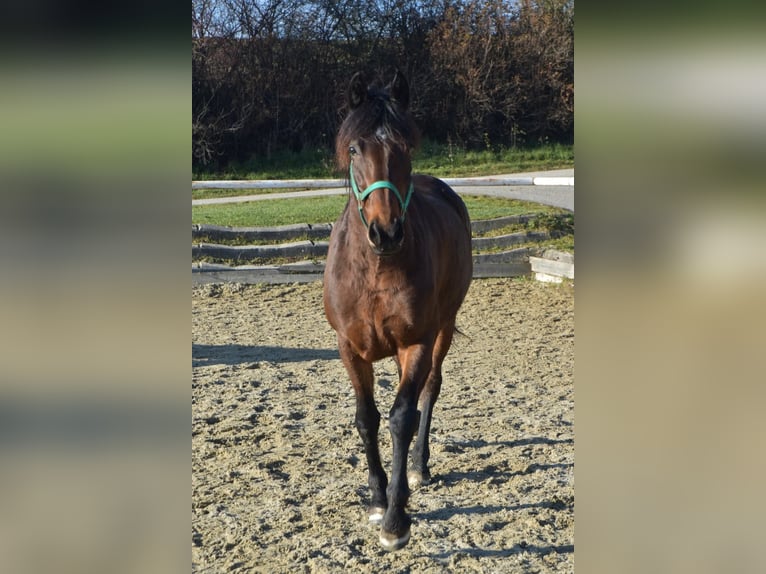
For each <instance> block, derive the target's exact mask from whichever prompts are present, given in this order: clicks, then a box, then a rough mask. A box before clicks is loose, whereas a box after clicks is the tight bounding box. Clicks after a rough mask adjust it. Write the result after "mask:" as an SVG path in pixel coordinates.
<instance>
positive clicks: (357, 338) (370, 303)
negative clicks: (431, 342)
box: [346, 294, 418, 361]
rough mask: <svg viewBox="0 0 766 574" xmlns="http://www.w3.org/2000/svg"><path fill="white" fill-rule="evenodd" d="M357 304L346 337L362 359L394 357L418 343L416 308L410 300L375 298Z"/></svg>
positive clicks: (359, 301)
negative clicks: (403, 347)
mask: <svg viewBox="0 0 766 574" xmlns="http://www.w3.org/2000/svg"><path fill="white" fill-rule="evenodd" d="M365 299H366V298H361V299H359V300H358V301H357V305H356V307H357V308H356V312H355V313H354V317H355V318H354V320H352V321H351V322H350V324H349V325H348V326H347V329H346V337H347V339H348V340H349V341H350V342H351V343H352V345H353V346H354V347H356V350H357V352H358V353H359V355H360V356H362V357H363V358H365V359H366V360H368V361H376V360H378V359H382V358H384V357H389V356H391V355H394V354H395V353H396V351H397V348H399V347H400V346H406V345H408V344H411V343H414V342H416V341H417V340H418V333H417V329H416V325H417V324H418V323H417V320H416V319H417V318H416V309H415V308H414V305H412V304H408V301H407V300H406V299H401V300H399V299H397V298H395V297H392V296H391V295H390V294H389V295H388V296H386V297H377V296H372V297H370V298H369V299H367V300H366V301H365Z"/></svg>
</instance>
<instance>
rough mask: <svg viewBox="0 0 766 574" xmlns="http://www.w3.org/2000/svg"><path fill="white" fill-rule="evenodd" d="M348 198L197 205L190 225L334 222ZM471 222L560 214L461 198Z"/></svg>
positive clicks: (492, 200) (530, 206) (553, 210)
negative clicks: (515, 216)
mask: <svg viewBox="0 0 766 574" xmlns="http://www.w3.org/2000/svg"><path fill="white" fill-rule="evenodd" d="M346 201H347V196H345V195H332V196H325V197H307V198H305V199H304V198H300V199H281V200H279V199H276V200H265V201H251V202H247V203H229V204H222V205H200V206H193V207H192V223H207V224H212V225H227V226H230V227H271V226H275V225H289V224H294V223H328V222H334V221H335V220H336V219H338V216H339V215H340V214H341V212H342V211H343V206H344V205H345V204H346ZM463 201H465V204H466V207H467V208H468V213H469V214H470V216H471V219H474V220H480V219H494V218H495V217H502V216H505V215H522V214H526V213H550V214H553V213H561V210H559V209H556V208H553V207H547V206H541V205H538V204H533V203H529V202H525V201H518V200H515V199H503V198H499V197H486V196H464V197H463Z"/></svg>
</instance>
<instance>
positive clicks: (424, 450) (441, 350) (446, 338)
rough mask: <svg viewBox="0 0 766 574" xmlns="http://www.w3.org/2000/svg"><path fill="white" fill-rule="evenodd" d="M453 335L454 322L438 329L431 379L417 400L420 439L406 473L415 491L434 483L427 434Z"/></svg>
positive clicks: (427, 380) (417, 431)
mask: <svg viewBox="0 0 766 574" xmlns="http://www.w3.org/2000/svg"><path fill="white" fill-rule="evenodd" d="M453 334H454V325H450V326H448V328H446V329H443V330H442V331H440V332H439V335H438V337H437V338H436V343H435V345H434V351H433V359H432V365H431V371H430V372H429V373H428V378H427V379H426V382H425V385H424V386H423V389H422V390H421V392H420V397H419V399H418V415H419V420H418V423H417V424H418V427H417V430H416V434H417V439H416V440H415V445H414V446H413V447H412V456H411V462H410V470H409V471H408V472H407V483H408V485H409V487H410V488H411V489H413V490H415V489H417V488H419V487H421V486H425V485H427V484H429V483H430V482H431V473H430V471H429V470H428V460H429V459H430V457H431V451H430V448H429V446H428V436H429V433H430V432H431V419H432V416H433V408H434V405H435V404H436V400H437V399H438V398H439V393H440V392H441V387H442V363H443V362H444V357H445V356H446V355H447V351H449V348H450V345H451V344H452V336H453Z"/></svg>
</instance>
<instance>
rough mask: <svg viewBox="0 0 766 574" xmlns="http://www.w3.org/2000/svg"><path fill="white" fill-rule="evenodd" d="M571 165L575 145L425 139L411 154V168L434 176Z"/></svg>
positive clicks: (518, 171)
mask: <svg viewBox="0 0 766 574" xmlns="http://www.w3.org/2000/svg"><path fill="white" fill-rule="evenodd" d="M570 167H574V146H571V145H562V144H548V145H544V146H540V147H535V148H506V147H492V146H490V147H488V148H487V149H483V150H467V149H465V148H461V147H459V146H455V145H452V144H441V143H435V142H425V143H424V144H423V146H422V147H421V149H420V150H418V151H416V152H415V154H414V155H413V158H412V169H413V171H414V172H417V173H427V174H429V175H434V176H437V177H470V176H480V175H497V174H504V173H520V172H525V171H541V170H548V169H561V168H570Z"/></svg>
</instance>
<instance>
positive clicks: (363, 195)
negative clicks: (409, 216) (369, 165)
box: [348, 162, 415, 227]
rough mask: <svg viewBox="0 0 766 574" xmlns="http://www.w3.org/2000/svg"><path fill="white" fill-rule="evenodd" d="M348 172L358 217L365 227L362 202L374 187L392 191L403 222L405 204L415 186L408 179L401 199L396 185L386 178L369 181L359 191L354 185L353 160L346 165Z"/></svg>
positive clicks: (406, 204)
mask: <svg viewBox="0 0 766 574" xmlns="http://www.w3.org/2000/svg"><path fill="white" fill-rule="evenodd" d="M348 172H349V176H350V179H351V189H352V191H353V192H354V196H355V197H356V199H357V201H358V202H359V217H360V218H361V219H362V223H364V226H365V227H369V226H370V225H369V224H368V223H367V220H366V219H365V217H364V213H362V202H363V201H364V200H365V199H367V198H368V197H369V196H370V194H371V193H372V192H373V191H375V190H376V189H381V188H384V187H385V188H387V189H390V190H391V191H393V192H394V195H396V199H398V200H399V205H400V206H401V208H402V223H404V216H405V214H406V213H407V206H408V205H409V204H410V199H411V198H412V192H413V191H414V190H415V186H414V184H413V183H412V181H410V188H409V189H408V190H407V197H405V198H404V200H402V196H401V194H400V193H399V190H398V189H396V186H395V185H394V184H393V183H391V182H390V181H387V180H380V181H376V182H374V183H371V184H370V185H368V186H367V187H366V188H365V190H364V191H362V192H360V191H359V187H358V186H357V185H356V180H355V179H354V164H353V162H352V163H351V164H349V166H348Z"/></svg>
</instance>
